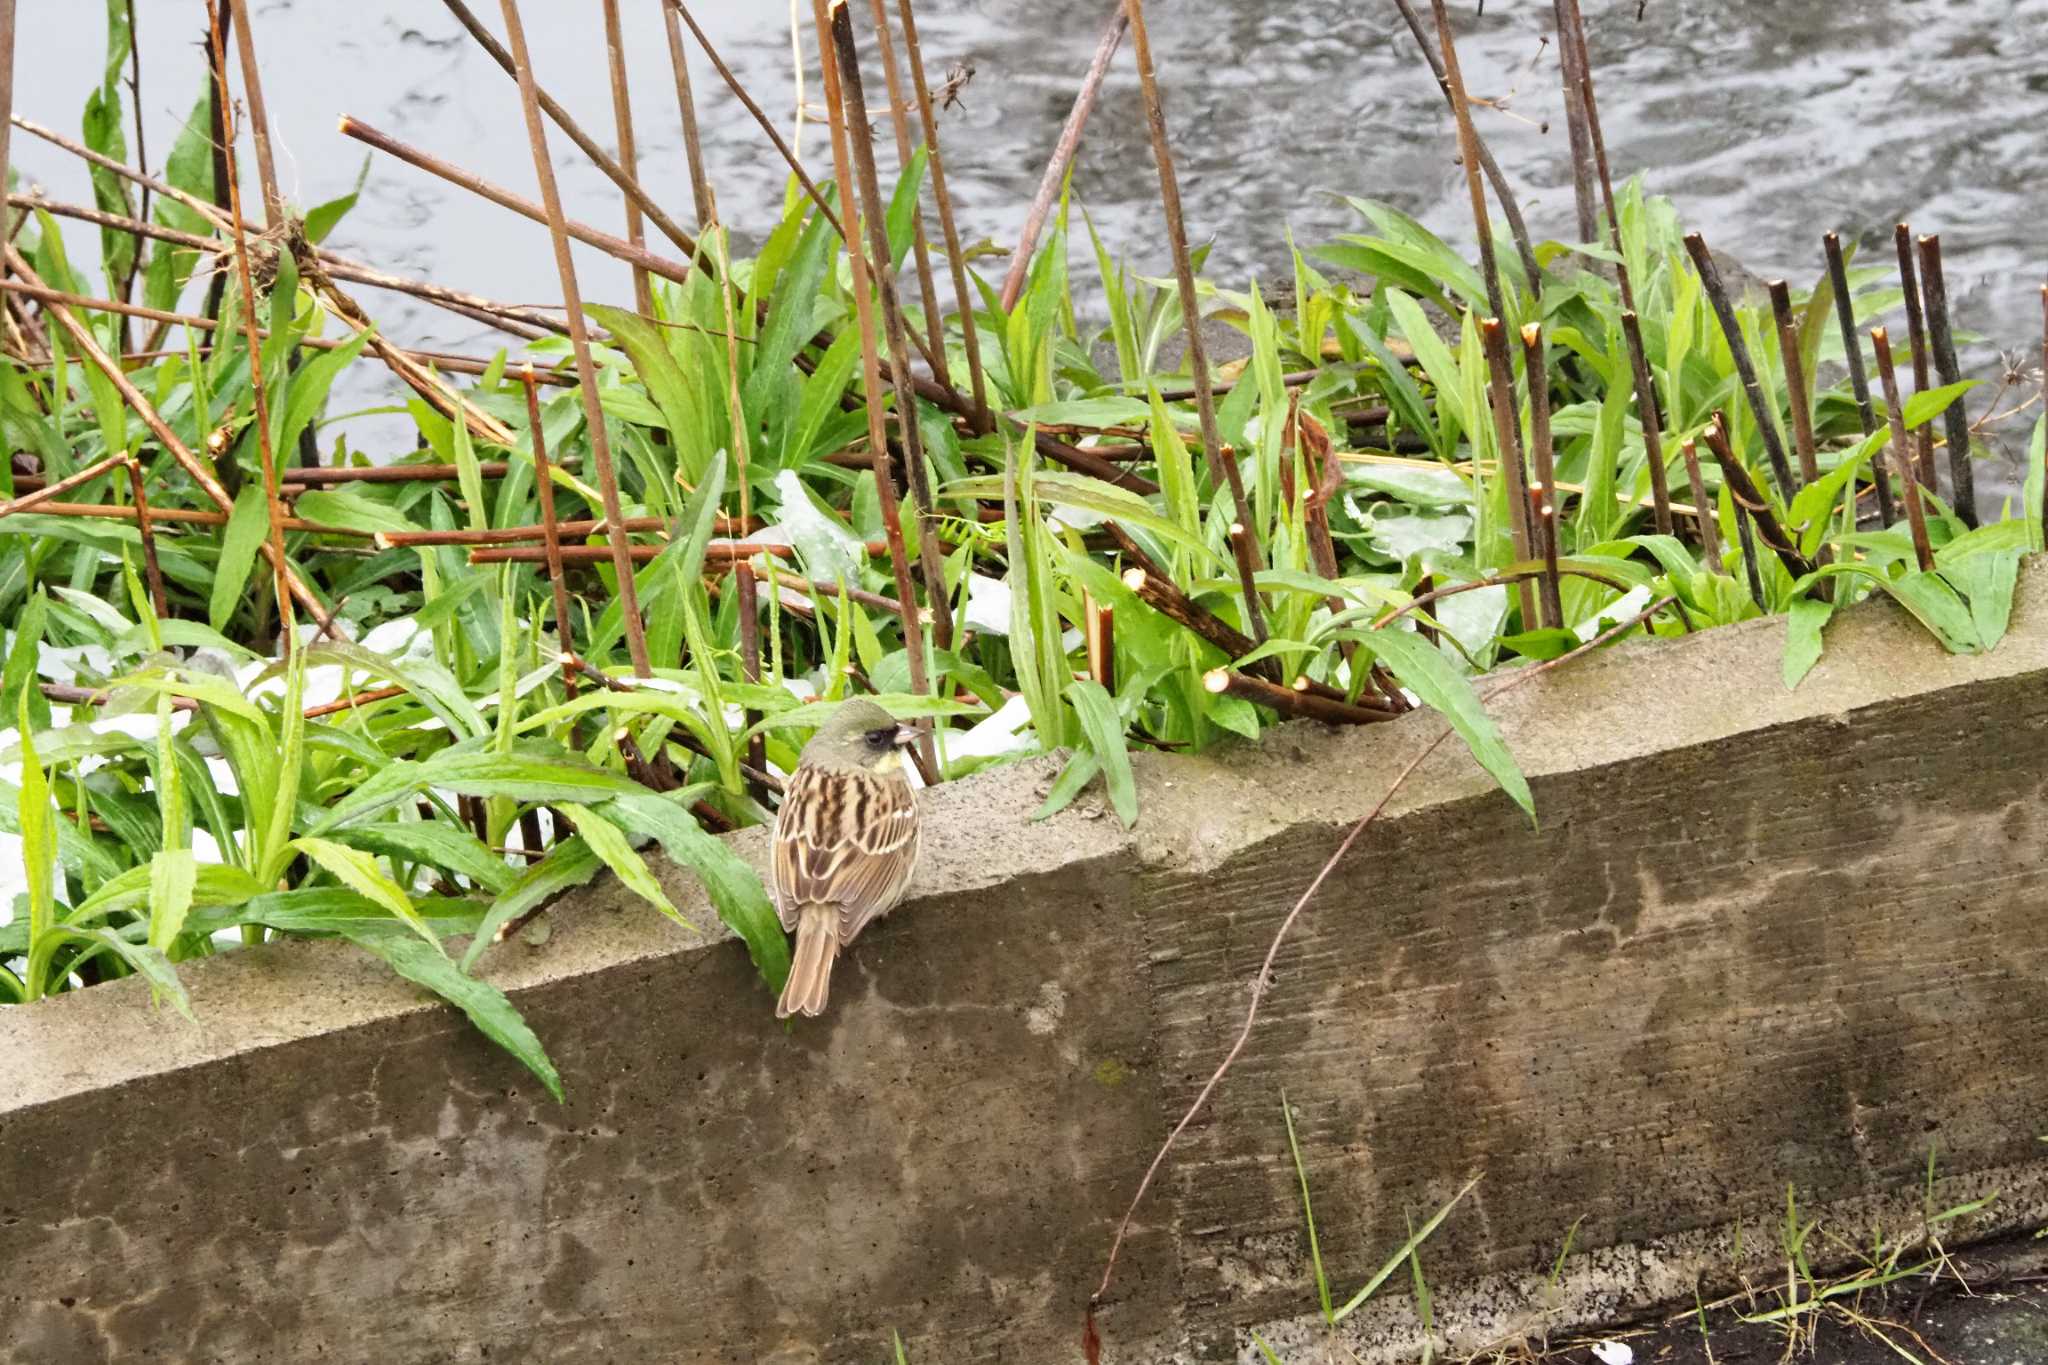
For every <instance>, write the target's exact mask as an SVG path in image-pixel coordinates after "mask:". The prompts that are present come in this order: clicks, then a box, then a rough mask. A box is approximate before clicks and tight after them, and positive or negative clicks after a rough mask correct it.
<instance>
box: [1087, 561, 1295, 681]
mask: <svg viewBox="0 0 2048 1365" xmlns="http://www.w3.org/2000/svg"><path fill="white" fill-rule="evenodd" d="M1155 568H1156V566H1153V567H1152V568H1148V567H1147V566H1145V565H1143V564H1137V565H1133V566H1132V567H1131V568H1128V569H1126V570H1124V586H1125V587H1127V588H1129V589H1130V590H1131V591H1132V592H1133V593H1135V594H1136V595H1137V598H1138V600H1139V601H1141V602H1143V603H1144V604H1145V605H1146V606H1148V607H1150V608H1152V610H1154V611H1156V612H1158V613H1159V614H1160V615H1161V616H1164V617H1166V618H1167V619H1168V620H1170V621H1175V622H1178V623H1179V624H1180V625H1182V626H1185V627H1186V628H1187V629H1188V630H1190V631H1192V632H1193V633H1194V634H1195V635H1197V636H1199V637H1200V638H1201V639H1203V640H1205V641H1207V642H1208V643H1209V644H1211V645H1214V646H1215V647H1216V648H1217V649H1219V650H1221V651H1222V652H1223V656H1224V657H1225V658H1227V659H1241V658H1243V657H1244V656H1245V655H1247V654H1249V653H1251V652H1252V651H1253V650H1254V649H1257V648H1258V647H1259V646H1258V641H1256V640H1254V639H1252V638H1251V637H1250V636H1248V635H1246V634H1245V633H1244V632H1242V631H1240V630H1239V629H1238V628H1237V627H1235V626H1233V625H1231V624H1230V623H1229V622H1228V621H1225V620H1224V619H1223V618H1222V617H1220V616H1218V615H1217V614H1216V613H1215V612H1212V611H1210V610H1209V609H1208V608H1207V607H1205V606H1203V605H1202V604H1201V603H1199V602H1197V601H1195V600H1194V599H1193V598H1192V597H1189V596H1188V595H1187V594H1186V593H1184V592H1182V591H1181V590H1180V588H1179V587H1178V586H1176V585H1175V584H1174V583H1173V582H1172V581H1171V580H1170V579H1168V578H1166V577H1165V576H1164V575H1163V574H1160V573H1157V572H1155V571H1154V569H1155ZM1249 667H1251V668H1252V669H1254V670H1255V671H1257V672H1258V673H1260V674H1261V675H1263V676H1265V677H1267V678H1270V679H1271V680H1273V681H1275V682H1278V681H1279V678H1280V667H1279V663H1278V661H1277V660H1274V659H1271V658H1266V659H1261V660H1259V661H1258V662H1257V663H1255V664H1252V665H1249Z"/></svg>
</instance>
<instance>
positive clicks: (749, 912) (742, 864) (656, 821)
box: [604, 792, 789, 994]
mask: <svg viewBox="0 0 2048 1365" xmlns="http://www.w3.org/2000/svg"><path fill="white" fill-rule="evenodd" d="M604 809H605V812H606V813H607V814H608V815H611V816H614V817H615V818H616V819H617V820H618V822H619V824H621V825H623V826H625V827H626V828H627V829H629V830H631V831H633V832H634V833H635V834H641V835H646V836H648V837H650V838H652V839H654V840H656V841H657V842H659V843H660V845H661V848H662V852H664V853H666V854H667V855H668V856H669V857H670V858H671V859H673V860H674V861H676V862H678V863H680V864H682V865H683V866H684V867H687V868H689V869H690V870H691V871H692V872H694V873H696V874H697V880H698V881H699V882H701V883H702V884H703V887H704V892H705V894H706V895H707V896H708V897H710V899H711V904H712V907H713V908H714V909H716V910H717V911H718V917H719V919H721V920H722V921H724V922H725V925H726V927H727V928H729V929H731V930H732V931H733V932H734V933H735V934H738V935H739V936H740V939H741V940H742V941H743V942H744V943H745V944H746V945H747V953H748V955H749V956H750V957H752V958H753V960H754V967H755V969H756V970H758V971H759V972H760V973H761V979H762V980H763V981H765V982H766V983H767V985H768V989H769V991H770V992H772V993H775V994H780V993H781V991H782V986H783V982H784V981H786V980H787V979H788V977H789V941H788V940H787V939H786V938H784V937H783V933H782V922H781V921H780V920H779V919H777V918H776V914H775V906H774V903H773V902H772V901H770V900H769V898H768V890H767V888H766V887H764V886H763V885H762V884H761V877H760V874H759V873H757V872H755V871H754V869H753V868H752V867H750V866H749V865H748V864H747V862H746V860H745V859H743V858H741V857H740V856H739V855H738V854H737V853H735V852H733V850H732V846H731V845H730V844H728V843H726V842H725V841H724V840H723V839H719V838H716V837H714V836H712V835H711V834H709V833H707V832H706V831H705V829H704V827H703V826H701V825H699V824H698V823H697V821H696V820H695V818H693V817H692V816H691V815H690V813H689V812H688V811H686V810H684V809H683V808H682V807H680V806H678V805H677V804H676V803H675V802H673V801H670V800H667V799H666V798H664V797H662V796H660V795H658V794H656V793H654V792H647V793H644V794H642V795H639V796H621V797H614V798H613V799H612V800H611V801H608V802H606V803H605V806H604Z"/></svg>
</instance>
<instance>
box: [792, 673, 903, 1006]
mask: <svg viewBox="0 0 2048 1365" xmlns="http://www.w3.org/2000/svg"><path fill="white" fill-rule="evenodd" d="M916 738H917V731H916V730H915V729H913V728H912V727H911V726H908V725H901V724H898V723H897V721H896V720H895V718H894V717H892V716H891V715H890V714H889V713H888V712H887V711H884V710H883V709H882V708H881V707H879V706H877V705H875V704H874V703H873V702H871V701H867V700H865V699H864V698H859V697H856V698H854V699H853V700H851V701H847V702H843V703H841V705H840V707H839V709H838V710H837V711H834V712H833V713H832V717H831V719H829V720H827V721H826V722H825V724H824V725H823V726H822V727H820V728H819V730H818V732H817V733H816V734H815V735H813V736H811V742H810V743H808V744H806V745H804V751H803V753H802V754H801V755H800V756H799V757H798V759H797V765H796V773H795V774H794V775H793V776H792V777H791V778H790V779H789V785H788V787H786V788H785V789H784V791H783V794H782V810H781V813H780V814H778V815H777V816H776V817H775V865H774V875H773V880H774V883H775V909H776V913H777V914H778V915H780V916H781V918H782V927H783V928H784V929H790V930H794V931H795V932H796V952H795V955H794V958H795V960H794V961H793V962H792V963H791V964H790V969H789V983H788V984H787V985H785V986H784V987H783V988H782V1000H781V1003H780V1004H778V1005H777V1006H776V1007H775V1017H776V1018H778V1019H787V1018H788V1017H789V1016H790V1015H792V1014H804V1015H816V1014H818V1013H820V1012H821V1011H823V1010H824V1008H825V995H826V991H827V989H828V988H829V987H830V985H831V983H832V964H833V962H834V961H836V960H837V959H838V957H839V953H840V950H841V949H843V948H845V947H846V946H847V945H848V944H849V943H852V942H853V940H854V939H855V938H856V937H858V936H859V934H860V931H861V930H862V929H864V928H866V927H867V924H868V921H869V920H872V919H876V918H878V917H880V916H882V915H885V914H887V913H888V912H889V911H891V910H893V909H894V908H895V907H896V902H897V901H899V900H901V899H902V898H903V892H904V889H905V888H906V887H908V886H909V885H910V873H911V870H912V869H913V868H915V867H916V866H917V797H916V794H915V793H914V792H913V791H912V790H911V787H910V780H909V778H908V777H907V776H906V775H905V774H904V771H903V752H902V751H903V749H904V748H905V746H907V745H909V744H910V743H911V742H912V741H913V740H915V739H916Z"/></svg>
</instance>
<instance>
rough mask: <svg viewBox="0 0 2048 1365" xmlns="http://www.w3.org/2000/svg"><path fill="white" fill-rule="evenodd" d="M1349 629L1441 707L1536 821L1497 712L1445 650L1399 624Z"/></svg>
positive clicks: (1429, 702) (1484, 764)
mask: <svg viewBox="0 0 2048 1365" xmlns="http://www.w3.org/2000/svg"><path fill="white" fill-rule="evenodd" d="M1347 634H1349V635H1350V636H1351V638H1354V639H1357V640H1359V641H1361V642H1362V643H1364V644H1365V646H1366V647H1367V648H1368V649H1370V650H1371V651H1372V652H1373V655H1374V656H1375V657H1376V658H1378V659H1379V661H1380V662H1381V663H1383V664H1385V665H1386V666H1387V667H1388V668H1390V669H1392V670H1393V673H1394V676H1395V677H1396V678H1398V679H1400V681H1401V685H1402V686H1404V687H1407V688H1409V689H1410V690H1412V691H1413V692H1414V693H1415V695H1416V696H1418V697H1420V698H1422V700H1423V702H1424V703H1425V704H1427V705H1429V706H1431V707H1433V708H1435V709H1436V710H1437V711H1440V712H1442V713H1443V717H1444V719H1445V720H1448V721H1449V722H1450V723H1451V728H1452V729H1453V730H1456V731H1457V733H1458V738H1460V739H1462V740H1464V741H1465V747H1466V748H1468V749H1470V750H1471V751H1472V757H1474V758H1476V759H1478V760H1479V766H1480V767H1482V768H1484V769H1486V771H1487V772H1489V773H1491V774H1492V775H1493V779H1494V781H1496V782H1498V783H1500V785H1501V790H1502V791H1505V792H1506V793H1507V794H1508V795H1509V796H1511V797H1513V798H1514V802H1515V804H1516V805H1518V806H1520V807H1521V808H1522V809H1523V810H1525V811H1527V812H1528V813H1529V819H1530V820H1531V821H1532V822H1533V821H1534V820H1535V818H1536V799H1535V797H1533V796H1532V795H1530V793H1529V780H1528V779H1527V778H1526V777H1524V776H1522V770H1521V769H1520V768H1519V767H1517V766H1516V764H1515V758H1514V755H1513V754H1511V753H1509V752H1508V746H1507V743H1506V742H1505V741H1504V740H1502V739H1501V737H1500V730H1499V728H1498V727H1497V726H1495V725H1494V723H1493V717H1492V716H1489V715H1487V714H1486V708H1485V707H1483V706H1481V705H1480V704H1479V697H1478V694H1477V693H1475V692H1473V690H1472V685H1471V683H1469V682H1467V681H1466V680H1465V679H1463V678H1461V677H1459V676H1458V675H1457V673H1456V672H1454V671H1453V670H1452V668H1451V663H1450V661H1449V660H1448V659H1446V658H1445V657H1444V656H1443V654H1442V652H1441V651H1439V650H1438V649H1437V648H1436V647H1435V646H1434V645H1432V644H1430V643H1429V642H1428V641H1427V640H1424V639H1423V638H1422V637H1421V636H1419V635H1413V634H1409V633H1408V632H1406V631H1401V630H1395V629H1388V630H1371V631H1359V632H1347Z"/></svg>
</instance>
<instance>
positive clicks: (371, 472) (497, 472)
mask: <svg viewBox="0 0 2048 1365" xmlns="http://www.w3.org/2000/svg"><path fill="white" fill-rule="evenodd" d="M512 468H513V466H512V465H511V464H510V463H509V462H507V461H505V460H480V461H478V462H477V472H478V473H480V474H481V475H482V476H483V477H484V478H486V479H502V478H504V477H505V476H506V475H507V474H509V473H510V472H511V471H512ZM461 476H462V471H461V466H459V465H452V464H387V465H335V466H329V467H327V468H323V469H287V470H285V471H284V474H283V476H282V477H281V479H280V482H282V483H284V484H287V485H292V484H296V485H299V486H300V487H301V488H302V489H303V488H327V487H332V486H333V485H335V484H345V483H453V482H455V481H456V480H457V479H459V478H461ZM664 524H666V523H664ZM471 534H474V532H472V533H471Z"/></svg>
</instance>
